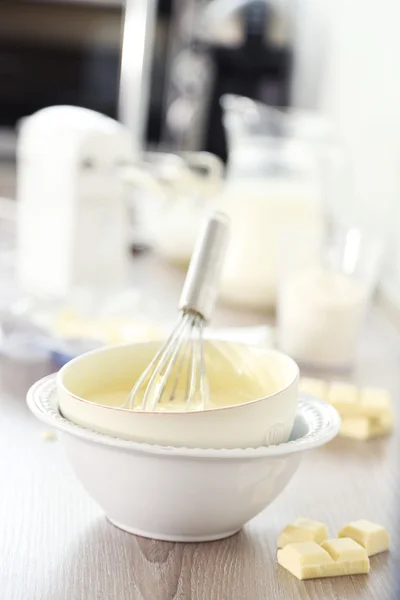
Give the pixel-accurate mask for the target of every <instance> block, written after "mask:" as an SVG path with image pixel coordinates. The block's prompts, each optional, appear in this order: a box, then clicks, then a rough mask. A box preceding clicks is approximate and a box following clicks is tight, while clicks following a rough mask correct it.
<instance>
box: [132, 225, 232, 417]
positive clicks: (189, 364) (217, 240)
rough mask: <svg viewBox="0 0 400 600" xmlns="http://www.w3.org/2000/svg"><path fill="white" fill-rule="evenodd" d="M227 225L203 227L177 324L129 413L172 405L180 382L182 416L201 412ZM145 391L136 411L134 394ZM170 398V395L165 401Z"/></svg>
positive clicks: (137, 389) (138, 384)
mask: <svg viewBox="0 0 400 600" xmlns="http://www.w3.org/2000/svg"><path fill="white" fill-rule="evenodd" d="M228 232H229V220H228V217H226V216H225V215H224V214H222V213H215V214H214V215H213V216H211V218H210V219H209V220H208V221H207V223H206V224H205V227H204V229H203V230H202V232H201V234H200V235H199V238H198V239H197V242H196V246H195V249H194V252H193V255H192V259H191V262H190V265H189V270H188V273H187V276H186V280H185V284H184V286H183V290H182V294H181V298H180V301H179V311H180V316H179V319H178V321H177V323H176V325H175V327H174V329H173V331H172V333H171V335H170V336H169V338H168V339H167V340H166V342H165V343H164V344H163V345H162V347H161V348H160V350H159V351H158V352H157V353H156V355H155V356H154V358H153V360H152V361H151V362H150V364H149V365H148V367H147V368H146V369H145V371H144V372H143V373H142V375H141V376H140V377H139V379H138V381H137V382H136V384H135V386H134V387H133V389H132V391H131V393H130V394H129V397H128V400H127V402H126V404H125V405H124V406H125V407H127V408H130V409H133V408H140V409H141V410H154V409H155V408H156V406H157V404H158V403H159V402H160V401H161V399H162V398H163V396H164V395H165V398H168V401H169V402H172V401H173V400H174V398H176V395H177V391H178V386H179V382H180V381H181V379H183V382H184V385H183V399H184V403H185V407H186V410H188V409H189V408H190V407H191V406H193V405H194V406H195V407H196V408H204V406H205V405H206V403H207V400H208V396H209V389H208V382H207V374H206V369H205V361H204V347H203V340H204V328H205V326H206V324H207V323H208V322H209V320H210V318H211V315H212V312H213V310H214V306H215V303H216V300H217V295H218V283H219V278H220V274H221V269H222V265H223V260H224V255H225V250H226V246H227V243H228ZM142 390H143V391H144V395H143V400H142V403H141V405H140V407H136V406H135V400H136V399H137V398H138V394H139V393H141V392H142ZM167 394H168V395H167Z"/></svg>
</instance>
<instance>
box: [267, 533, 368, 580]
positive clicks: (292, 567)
mask: <svg viewBox="0 0 400 600" xmlns="http://www.w3.org/2000/svg"><path fill="white" fill-rule="evenodd" d="M278 563H279V564H280V565H281V566H282V567H284V568H285V569H287V570H288V571H289V572H290V573H292V575H294V576H295V577H297V578H298V579H313V578H316V577H337V576H339V575H357V574H359V573H368V572H369V559H368V556H367V553H366V551H365V549H364V548H363V547H362V546H360V545H359V544H357V543H356V542H355V541H354V540H351V539H341V540H326V541H324V542H322V544H321V546H320V545H319V544H317V543H316V542H300V543H296V544H289V545H287V546H285V548H283V549H281V550H278Z"/></svg>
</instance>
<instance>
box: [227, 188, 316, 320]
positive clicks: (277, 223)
mask: <svg viewBox="0 0 400 600" xmlns="http://www.w3.org/2000/svg"><path fill="white" fill-rule="evenodd" d="M220 206H221V210H224V211H225V212H226V213H227V214H228V215H229V216H230V217H231V239H230V243H229V247H228V251H227V256H226V259H225V266H224V270H223V274H222V280H221V288H220V295H221V298H222V299H223V300H225V301H227V302H230V303H233V304H237V305H242V306H244V307H255V308H262V309H265V308H272V307H273V306H274V305H275V302H276V292H277V274H278V245H279V241H280V235H281V233H282V231H283V230H284V228H285V227H287V226H293V225H296V226H299V227H307V229H308V230H311V231H314V232H315V234H317V233H318V231H319V228H320V222H321V221H320V210H319V193H318V190H317V186H315V185H314V184H311V183H309V182H307V183H302V182H299V181H293V182H290V181H289V180H287V179H282V180H280V179H265V178H263V179H254V180H243V181H242V180H239V181H235V182H232V183H228V185H227V187H226V190H225V193H224V196H223V197H222V199H221V205H220Z"/></svg>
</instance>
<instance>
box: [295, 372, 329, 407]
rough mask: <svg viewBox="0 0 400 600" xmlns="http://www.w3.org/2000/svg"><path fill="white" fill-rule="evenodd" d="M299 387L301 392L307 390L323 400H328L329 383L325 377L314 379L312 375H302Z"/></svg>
mask: <svg viewBox="0 0 400 600" xmlns="http://www.w3.org/2000/svg"><path fill="white" fill-rule="evenodd" d="M299 388H300V391H301V392H306V393H307V394H311V395H312V396H316V397H317V398H320V399H321V400H325V401H326V400H327V397H328V384H327V383H326V381H324V380H323V379H314V378H312V377H302V378H301V379H300V384H299Z"/></svg>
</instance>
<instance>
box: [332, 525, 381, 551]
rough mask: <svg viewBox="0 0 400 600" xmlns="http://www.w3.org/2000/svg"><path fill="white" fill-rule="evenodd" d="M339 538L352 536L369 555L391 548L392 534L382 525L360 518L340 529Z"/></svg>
mask: <svg viewBox="0 0 400 600" xmlns="http://www.w3.org/2000/svg"><path fill="white" fill-rule="evenodd" d="M338 535H339V538H351V539H353V540H354V541H355V542H357V543H358V544H360V545H361V546H362V547H363V548H365V550H366V552H367V554H368V556H373V555H374V554H378V553H379V552H385V550H389V548H390V536H389V533H388V532H387V530H386V529H385V528H384V527H382V525H377V524H376V523H372V522H371V521H367V520H365V519H360V520H359V521H353V522H352V523H349V524H348V525H345V527H343V528H342V529H341V530H340V531H339V534H338Z"/></svg>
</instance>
